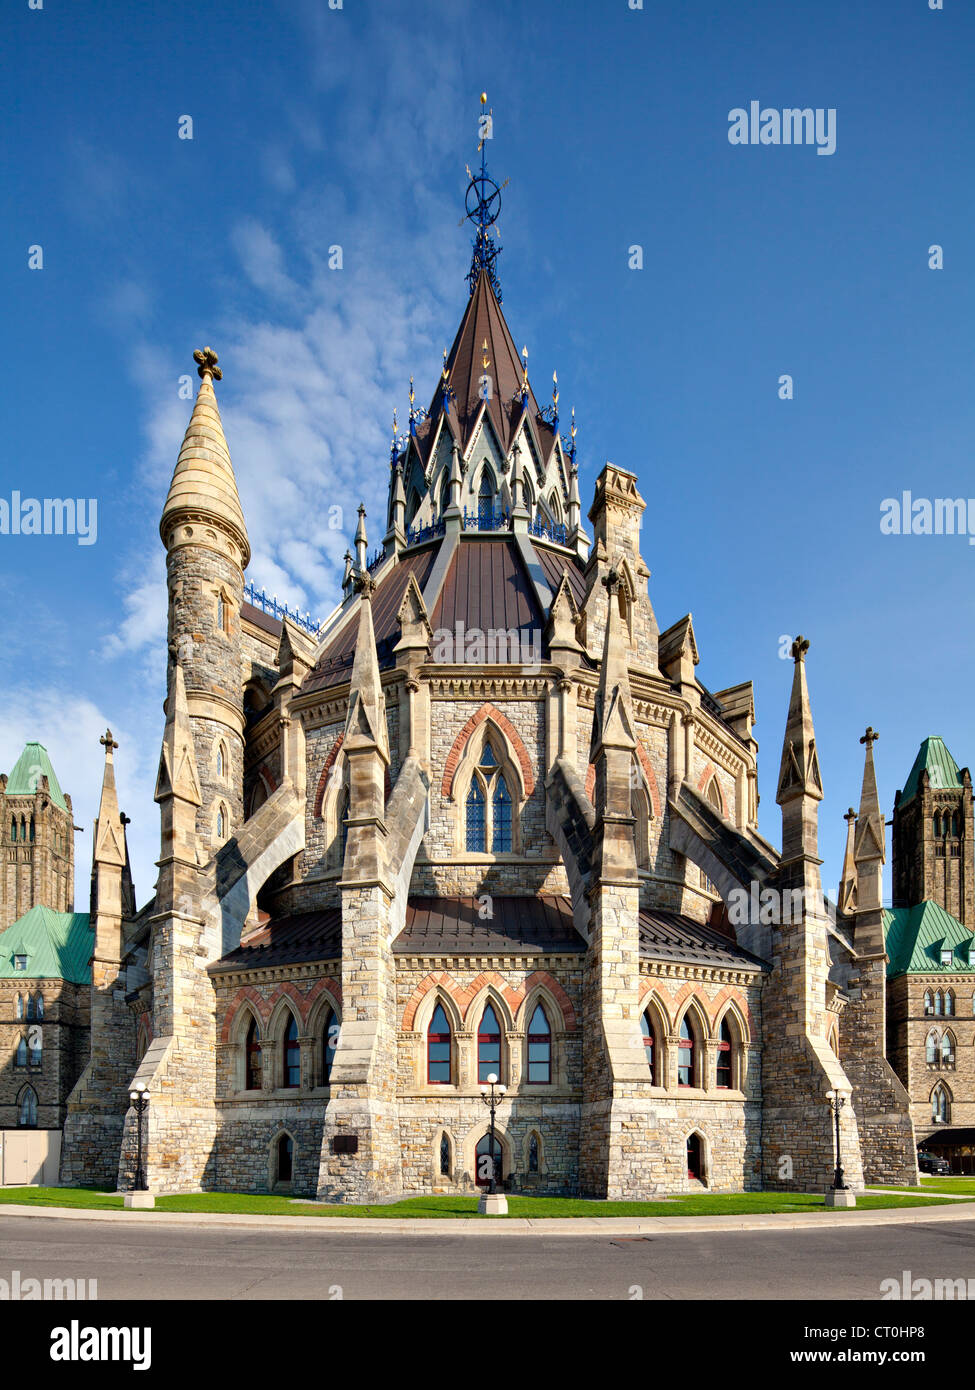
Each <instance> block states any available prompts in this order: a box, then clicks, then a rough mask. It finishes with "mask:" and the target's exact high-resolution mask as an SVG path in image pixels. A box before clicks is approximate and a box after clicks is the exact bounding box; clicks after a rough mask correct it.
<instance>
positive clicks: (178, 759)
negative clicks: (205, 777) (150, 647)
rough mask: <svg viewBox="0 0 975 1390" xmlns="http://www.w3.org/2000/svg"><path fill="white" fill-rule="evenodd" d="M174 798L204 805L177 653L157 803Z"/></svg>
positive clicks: (171, 674)
mask: <svg viewBox="0 0 975 1390" xmlns="http://www.w3.org/2000/svg"><path fill="white" fill-rule="evenodd" d="M170 798H175V799H177V800H179V801H184V802H187V803H188V804H189V805H191V806H200V805H202V804H203V797H202V796H201V794H200V779H199V776H198V775H197V771H196V749H195V747H194V744H193V728H192V725H191V724H190V713H189V708H188V706H187V703H186V683H185V681H184V679H183V668H182V666H181V665H180V663H179V661H178V659H177V657H176V653H175V652H171V653H170V666H169V691H168V694H167V697H166V727H165V729H164V731H163V743H162V753H161V756H160V759H159V773H158V776H157V777H156V791H155V795H154V800H156V801H160V802H161V801H166V800H169V799H170Z"/></svg>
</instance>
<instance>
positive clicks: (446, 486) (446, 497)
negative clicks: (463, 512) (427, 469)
mask: <svg viewBox="0 0 975 1390" xmlns="http://www.w3.org/2000/svg"><path fill="white" fill-rule="evenodd" d="M449 506H450V473H449V472H448V470H447V469H446V468H445V469H444V474H443V484H442V486H441V488H440V515H441V517H442V516H443V514H444V512H446V510H447V508H448V507H449Z"/></svg>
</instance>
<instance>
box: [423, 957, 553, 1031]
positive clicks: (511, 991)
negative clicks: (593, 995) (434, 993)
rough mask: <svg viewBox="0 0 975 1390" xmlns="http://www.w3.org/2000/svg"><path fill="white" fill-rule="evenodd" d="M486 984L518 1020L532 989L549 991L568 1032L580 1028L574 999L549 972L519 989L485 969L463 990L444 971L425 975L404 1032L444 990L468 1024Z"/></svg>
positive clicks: (539, 972)
mask: <svg viewBox="0 0 975 1390" xmlns="http://www.w3.org/2000/svg"><path fill="white" fill-rule="evenodd" d="M487 985H494V987H495V989H496V990H497V991H498V993H499V994H500V995H501V997H502V998H503V999H504V1001H505V1003H506V1004H507V1005H508V1007H509V1009H510V1010H511V1016H512V1018H514V1017H515V1015H516V1014H517V1012H518V1010H519V1009H520V1008H521V1006H522V1004H523V1003H524V1002H525V1000H526V999H527V998H528V995H529V994H531V992H532V990H533V989H536V988H537V987H538V986H543V987H544V988H545V989H547V990H548V992H549V994H550V995H551V996H552V998H553V999H554V1000H555V1002H556V1004H557V1005H558V1007H559V1009H560V1010H561V1013H562V1021H563V1023H564V1025H565V1029H566V1031H567V1032H570V1033H571V1032H574V1031H575V1029H576V1028H577V1027H578V1022H577V1020H576V1011H575V1009H574V1008H573V1005H572V1000H571V999H570V998H569V996H568V995H567V994H566V992H565V990H564V989H563V988H562V986H561V985H560V984H559V982H558V980H556V979H555V977H554V976H553V975H550V974H549V973H548V971H547V970H536V971H534V972H533V973H532V974H531V975H529V976H528V978H527V979H526V980H525V982H524V984H521V985H517V986H515V985H509V984H507V983H506V982H505V979H504V977H503V976H502V975H499V974H498V972H497V971H496V970H482V971H481V973H480V975H478V976H477V978H476V979H475V980H472V981H471V983H470V984H469V985H466V986H464V987H463V988H461V986H460V985H459V984H458V983H457V981H456V980H455V979H454V978H453V976H451V975H449V974H448V973H447V972H446V971H445V970H440V971H434V972H433V973H432V974H430V975H427V976H425V977H424V978H423V979H422V980H421V981H420V983H419V984H418V985H417V987H416V989H415V990H414V991H413V996H412V998H411V999H410V1002H409V1003H408V1004H407V1006H406V1009H405V1010H404V1012H403V1029H404V1030H405V1031H411V1030H412V1028H413V1023H414V1020H415V1019H416V1014H417V1010H418V1009H419V1007H420V1005H421V1004H422V1002H423V1000H424V998H425V997H426V995H427V994H429V992H430V990H431V989H437V988H439V989H442V990H443V991H444V993H445V994H449V996H450V998H451V999H452V1000H453V1001H454V1003H455V1004H456V1006H457V1009H458V1012H459V1013H460V1016H461V1019H462V1020H463V1022H464V1023H466V1022H467V1015H468V1013H469V1012H470V1009H471V1005H472V1004H473V1003H474V1000H475V999H476V998H477V996H478V995H479V994H480V993H481V991H482V990H483V989H484V988H485V987H486V986H487Z"/></svg>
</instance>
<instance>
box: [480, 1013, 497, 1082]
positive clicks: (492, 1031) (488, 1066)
mask: <svg viewBox="0 0 975 1390" xmlns="http://www.w3.org/2000/svg"><path fill="white" fill-rule="evenodd" d="M491 1075H494V1076H496V1077H497V1078H498V1080H499V1081H500V1080H501V1024H500V1023H499V1022H498V1016H497V1014H496V1013H495V1012H494V1006H493V1005H492V1004H487V1005H485V1008H484V1012H483V1014H482V1015H481V1026H480V1027H479V1028H478V1030H477V1081H478V1085H480V1086H483V1085H484V1084H485V1083H486V1081H487V1079H488V1077H489V1076H491Z"/></svg>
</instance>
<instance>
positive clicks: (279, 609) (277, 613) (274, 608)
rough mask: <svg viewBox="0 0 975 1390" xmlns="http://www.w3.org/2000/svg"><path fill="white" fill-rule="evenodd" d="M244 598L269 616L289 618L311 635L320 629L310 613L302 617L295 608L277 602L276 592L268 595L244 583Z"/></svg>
mask: <svg viewBox="0 0 975 1390" xmlns="http://www.w3.org/2000/svg"><path fill="white" fill-rule="evenodd" d="M244 598H245V599H246V600H247V602H248V603H250V604H252V605H253V606H254V607H255V608H259V609H260V610H261V612H262V613H267V615H268V616H269V617H271V618H278V619H279V620H282V621H283V620H284V619H285V618H290V619H291V621H292V622H293V623H296V624H297V626H298V627H300V628H303V629H304V631H305V632H309V633H311V635H312V637H317V636H318V634H319V631H320V630H321V623H319V622H318V621H317V620H316V619H315V618H313V617H312V616H311V614H310V613H306V614H305V615H304V617H302V615H301V614H300V613H299V612H298V610H297V609H296V608H295V609H291V608H289V607H288V605H287V604H286V603H278V597H277V594H272V595H271V596H270V597H268V595H267V593H266V592H265V590H264V589H260V590H258V589H255V588H254V585H253V584H245V585H244Z"/></svg>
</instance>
